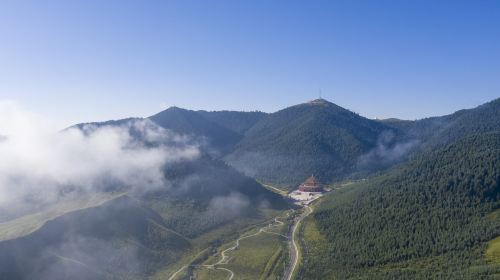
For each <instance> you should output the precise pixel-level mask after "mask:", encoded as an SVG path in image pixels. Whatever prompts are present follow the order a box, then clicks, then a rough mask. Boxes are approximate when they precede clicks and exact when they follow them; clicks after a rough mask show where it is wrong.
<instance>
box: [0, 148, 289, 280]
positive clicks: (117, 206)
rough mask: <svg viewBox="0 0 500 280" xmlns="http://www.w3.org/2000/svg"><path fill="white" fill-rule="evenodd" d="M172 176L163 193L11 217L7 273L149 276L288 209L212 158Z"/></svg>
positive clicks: (3, 233)
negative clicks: (275, 213)
mask: <svg viewBox="0 0 500 280" xmlns="http://www.w3.org/2000/svg"><path fill="white" fill-rule="evenodd" d="M165 177H166V179H167V180H168V182H169V184H167V185H165V186H164V188H161V189H154V190H151V191H148V190H147V186H145V187H144V189H143V190H138V189H127V188H120V187H116V188H113V189H114V190H115V192H119V193H127V194H126V195H123V194H122V195H118V194H115V193H106V192H99V191H97V190H96V193H91V194H89V195H87V194H85V193H81V194H80V199H78V196H70V197H72V199H71V200H62V199H61V201H58V202H57V203H54V204H53V205H50V206H47V207H46V208H45V209H44V210H40V211H38V212H34V213H30V214H28V215H25V216H21V217H16V218H15V219H11V220H6V221H5V222H3V223H1V224H0V240H4V241H1V242H0V275H2V277H6V278H5V279H34V278H36V279H44V280H45V279H47V280H48V279H138V278H139V279H143V278H145V277H147V276H149V275H153V274H155V273H156V272H157V271H161V270H168V269H169V268H170V267H172V265H174V264H176V263H177V262H179V261H180V260H181V259H182V258H183V257H186V256H190V255H192V254H197V253H198V252H199V251H201V250H202V249H205V248H207V247H209V246H213V245H216V244H219V243H220V242H223V241H224V240H225V239H226V238H231V236H232V235H234V234H237V232H238V230H240V229H243V228H246V227H247V226H249V225H252V224H256V223H261V222H263V221H264V220H267V219H268V218H269V215H270V214H273V213H274V212H280V211H282V210H284V209H287V208H288V204H287V202H286V201H285V200H284V199H283V198H282V197H281V196H279V195H277V194H275V193H273V192H271V191H268V190H267V189H265V188H264V187H262V186H261V185H260V184H258V183H257V182H255V181H254V180H253V179H251V178H248V177H245V176H242V175H241V174H240V173H238V172H236V171H235V170H234V169H232V168H231V167H229V166H227V165H226V164H225V163H223V162H222V161H218V160H213V159H211V158H210V157H209V156H203V157H201V158H199V159H198V160H193V161H181V162H177V163H176V164H175V165H171V166H169V167H168V168H166V169H165ZM273 211H274V212H273ZM2 277H0V278H2ZM2 279H3V278H2Z"/></svg>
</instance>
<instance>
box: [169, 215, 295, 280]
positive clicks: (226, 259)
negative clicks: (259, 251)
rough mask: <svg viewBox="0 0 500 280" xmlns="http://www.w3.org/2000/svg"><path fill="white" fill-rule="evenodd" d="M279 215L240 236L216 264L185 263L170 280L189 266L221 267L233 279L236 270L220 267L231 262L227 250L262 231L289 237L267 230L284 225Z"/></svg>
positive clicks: (229, 279) (234, 247) (234, 248)
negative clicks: (257, 228)
mask: <svg viewBox="0 0 500 280" xmlns="http://www.w3.org/2000/svg"><path fill="white" fill-rule="evenodd" d="M288 215H289V213H287V217H288ZM278 219H279V217H275V218H274V222H271V223H270V224H268V225H266V226H263V227H261V228H260V229H259V230H258V231H257V232H256V233H254V234H250V235H245V236H240V238H238V239H237V240H236V242H235V244H234V245H233V246H231V247H229V248H227V249H225V250H224V251H222V252H221V259H220V260H219V261H218V262H216V263H214V264H204V265H185V266H183V267H181V268H180V269H179V270H177V271H176V272H174V273H173V274H172V275H171V276H170V278H168V280H174V279H175V277H176V276H177V274H179V273H180V272H182V271H183V270H184V269H186V268H188V267H205V268H208V269H219V270H224V271H226V272H228V273H229V278H228V280H232V279H233V277H234V272H233V271H232V270H230V269H227V268H224V267H220V265H224V264H227V263H228V262H229V256H227V255H226V253H227V252H229V251H234V250H236V248H238V247H239V246H240V241H241V240H243V239H247V238H250V237H254V236H257V235H259V234H261V233H268V234H274V235H279V236H282V237H284V238H287V236H285V235H283V234H279V233H277V232H272V231H267V230H266V229H271V228H272V227H275V226H279V225H283V224H284V223H283V222H282V221H280V220H278Z"/></svg>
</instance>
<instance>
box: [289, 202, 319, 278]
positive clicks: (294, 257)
mask: <svg viewBox="0 0 500 280" xmlns="http://www.w3.org/2000/svg"><path fill="white" fill-rule="evenodd" d="M305 209H306V211H304V213H302V215H300V217H299V218H298V219H296V221H295V225H294V226H293V230H292V233H291V235H292V236H291V240H292V242H291V246H290V264H291V265H290V266H289V267H288V269H287V271H286V272H285V276H284V277H283V279H284V280H291V279H292V276H293V273H294V272H295V269H296V267H297V264H298V262H299V249H298V246H297V241H296V234H295V232H296V231H297V229H298V228H299V226H300V223H301V222H302V220H303V219H304V218H305V217H307V216H309V214H311V213H312V208H311V207H309V206H308V205H305Z"/></svg>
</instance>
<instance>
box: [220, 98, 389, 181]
mask: <svg viewBox="0 0 500 280" xmlns="http://www.w3.org/2000/svg"><path fill="white" fill-rule="evenodd" d="M383 133H386V134H388V135H391V134H392V135H394V134H397V129H393V128H390V127H388V126H386V125H384V124H382V123H379V122H376V121H373V120H369V119H367V118H364V117H361V116H359V115H357V114H355V113H353V112H351V111H348V110H346V109H344V108H341V107H339V106H337V105H335V104H333V103H330V102H328V101H326V100H324V99H319V100H314V101H311V102H308V103H303V104H299V105H296V106H292V107H289V108H286V109H283V110H281V111H278V112H276V113H273V114H269V115H267V116H265V117H263V118H262V119H261V120H260V121H259V122H257V123H256V124H255V125H254V126H253V127H252V128H250V129H249V130H248V131H247V132H246V134H245V138H243V139H242V140H241V142H240V143H238V145H237V146H236V149H235V151H234V152H233V153H232V154H230V155H229V156H227V157H226V160H227V161H228V162H229V163H230V164H231V165H233V166H235V167H236V168H237V169H239V170H242V171H243V172H245V173H247V174H250V175H251V176H254V177H256V178H258V179H259V180H262V181H264V182H272V183H279V184H286V185H290V186H293V185H295V184H297V183H298V182H300V181H302V180H304V178H306V177H307V176H310V175H311V174H314V175H316V176H317V177H318V178H319V179H320V180H321V181H323V182H331V181H334V180H339V179H341V178H344V177H345V176H347V175H348V174H350V173H352V172H354V171H356V169H357V164H358V160H359V158H360V157H361V156H362V155H364V154H367V153H369V152H370V151H371V150H372V149H374V148H375V147H376V146H377V143H378V142H379V140H380V137H381V135H382V134H383ZM387 144H388V145H391V144H392V142H391V140H389V141H388V143H387Z"/></svg>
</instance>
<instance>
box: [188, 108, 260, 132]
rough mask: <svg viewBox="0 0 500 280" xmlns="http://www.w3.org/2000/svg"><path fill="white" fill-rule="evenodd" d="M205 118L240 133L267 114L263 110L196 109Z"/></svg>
mask: <svg viewBox="0 0 500 280" xmlns="http://www.w3.org/2000/svg"><path fill="white" fill-rule="evenodd" d="M196 112H197V113H198V114H200V115H202V116H203V117H205V118H206V119H208V120H210V121H213V122H215V123H217V124H219V125H221V126H223V127H225V128H227V129H230V130H232V131H234V132H236V133H239V134H241V135H243V134H245V132H246V131H247V130H248V129H250V128H251V127H252V126H253V125H254V124H255V123H257V122H258V121H259V120H260V119H262V118H263V117H265V116H266V115H267V114H266V113H263V112H258V111H255V112H238V111H196Z"/></svg>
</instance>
